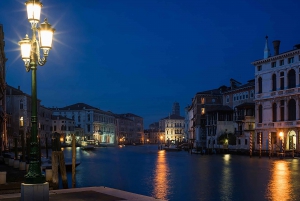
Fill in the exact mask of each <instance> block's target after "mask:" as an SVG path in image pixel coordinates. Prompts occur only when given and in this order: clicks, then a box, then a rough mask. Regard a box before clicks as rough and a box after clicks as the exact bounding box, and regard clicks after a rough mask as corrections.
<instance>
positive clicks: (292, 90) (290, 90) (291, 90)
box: [285, 89, 295, 94]
mask: <svg viewBox="0 0 300 201" xmlns="http://www.w3.org/2000/svg"><path fill="white" fill-rule="evenodd" d="M294 91H295V89H287V90H286V91H285V93H286V94H291V93H294Z"/></svg>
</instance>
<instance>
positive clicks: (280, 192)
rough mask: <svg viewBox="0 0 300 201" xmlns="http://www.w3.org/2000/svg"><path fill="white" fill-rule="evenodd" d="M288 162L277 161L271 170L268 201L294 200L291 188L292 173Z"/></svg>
mask: <svg viewBox="0 0 300 201" xmlns="http://www.w3.org/2000/svg"><path fill="white" fill-rule="evenodd" d="M288 165H289V163H288V162H287V161H282V160H277V161H275V162H274V166H273V168H272V170H271V179H270V182H269V184H268V189H267V196H268V198H269V199H268V200H293V199H292V197H291V195H292V190H293V189H292V186H291V182H292V181H291V175H290V173H291V171H290V170H289V167H288Z"/></svg>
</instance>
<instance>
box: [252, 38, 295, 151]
mask: <svg viewBox="0 0 300 201" xmlns="http://www.w3.org/2000/svg"><path fill="white" fill-rule="evenodd" d="M279 44H280V41H273V45H274V56H270V54H269V53H268V52H266V51H268V48H265V49H266V51H265V53H264V58H263V59H260V60H256V61H254V62H252V64H253V65H254V66H255V113H256V116H255V122H256V127H255V134H254V136H253V142H254V143H253V144H254V147H253V148H254V150H270V151H271V153H274V152H278V151H279V150H280V149H281V148H282V149H283V150H285V151H294V150H296V151H300V149H299V148H300V147H299V139H300V138H299V133H300V109H299V107H300V101H299V92H300V88H299V87H300V45H295V46H294V49H292V50H290V51H287V52H283V53H279ZM266 47H268V41H267V39H266Z"/></svg>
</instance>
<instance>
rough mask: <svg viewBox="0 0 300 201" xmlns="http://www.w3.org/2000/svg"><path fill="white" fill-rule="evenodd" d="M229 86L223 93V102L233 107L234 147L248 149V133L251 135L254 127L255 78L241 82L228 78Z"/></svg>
mask: <svg viewBox="0 0 300 201" xmlns="http://www.w3.org/2000/svg"><path fill="white" fill-rule="evenodd" d="M230 83H231V84H230V87H229V88H228V90H227V91H225V92H224V93H223V103H224V105H227V106H229V107H230V108H232V109H233V111H234V113H233V124H234V132H233V133H234V135H235V137H236V149H238V150H249V148H250V135H251V137H253V135H254V129H255V103H254V93H255V92H254V90H255V80H254V79H253V80H249V81H248V82H247V83H246V84H241V83H240V82H237V81H236V80H234V79H231V80H230Z"/></svg>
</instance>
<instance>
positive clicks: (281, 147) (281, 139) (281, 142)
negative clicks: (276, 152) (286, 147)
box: [279, 132, 283, 153]
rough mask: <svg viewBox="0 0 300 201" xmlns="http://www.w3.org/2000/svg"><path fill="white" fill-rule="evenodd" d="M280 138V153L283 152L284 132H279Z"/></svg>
mask: <svg viewBox="0 0 300 201" xmlns="http://www.w3.org/2000/svg"><path fill="white" fill-rule="evenodd" d="M279 138H280V153H283V132H280V133H279Z"/></svg>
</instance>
